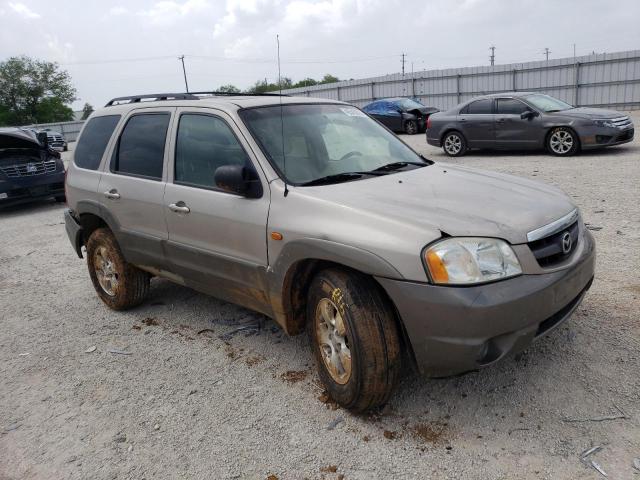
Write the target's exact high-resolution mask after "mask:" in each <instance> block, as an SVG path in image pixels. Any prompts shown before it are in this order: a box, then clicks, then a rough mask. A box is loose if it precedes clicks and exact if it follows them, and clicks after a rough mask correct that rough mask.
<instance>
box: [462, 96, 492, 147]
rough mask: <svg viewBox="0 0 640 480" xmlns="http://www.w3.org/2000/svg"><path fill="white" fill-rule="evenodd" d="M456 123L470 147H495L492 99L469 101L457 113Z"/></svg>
mask: <svg viewBox="0 0 640 480" xmlns="http://www.w3.org/2000/svg"><path fill="white" fill-rule="evenodd" d="M458 125H459V126H460V130H461V131H462V133H463V134H464V136H465V138H466V139H467V144H468V146H469V147H471V148H493V147H495V129H494V114H493V100H492V99H490V98H483V99H480V100H476V101H474V102H471V103H470V104H468V105H467V106H466V107H464V108H463V109H462V110H460V113H459V114H458Z"/></svg>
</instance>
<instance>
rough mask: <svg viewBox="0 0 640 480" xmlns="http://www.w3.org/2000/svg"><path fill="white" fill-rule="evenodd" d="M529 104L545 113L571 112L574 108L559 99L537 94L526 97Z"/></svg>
mask: <svg viewBox="0 0 640 480" xmlns="http://www.w3.org/2000/svg"><path fill="white" fill-rule="evenodd" d="M524 98H525V100H526V101H527V102H529V103H530V104H531V105H533V106H534V107H536V108H537V109H539V110H542V111H543V112H560V111H562V110H569V109H570V108H574V107H573V105H569V104H568V103H565V102H563V101H562V100H558V99H557V98H553V97H550V96H549V95H543V94H538V93H537V94H535V95H528V96H526V97H524Z"/></svg>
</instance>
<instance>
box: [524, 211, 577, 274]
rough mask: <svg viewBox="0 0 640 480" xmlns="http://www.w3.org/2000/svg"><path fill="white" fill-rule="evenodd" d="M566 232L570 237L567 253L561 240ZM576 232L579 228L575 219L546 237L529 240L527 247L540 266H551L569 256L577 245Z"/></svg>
mask: <svg viewBox="0 0 640 480" xmlns="http://www.w3.org/2000/svg"><path fill="white" fill-rule="evenodd" d="M567 232H568V233H569V236H570V237H571V249H570V250H569V252H568V253H564V251H563V247H562V241H563V237H564V235H565V233H567ZM578 233H579V228H578V222H577V221H576V222H574V223H572V224H571V225H570V226H568V227H567V228H565V229H563V230H561V231H559V232H556V233H554V234H552V235H549V236H548V237H544V238H541V239H540V240H536V241H534V242H529V248H530V249H531V252H532V253H533V256H534V257H536V260H537V261H538V264H539V265H540V266H541V267H552V266H554V265H557V264H558V263H561V262H563V261H565V260H566V259H568V258H569V257H571V255H572V254H573V252H574V251H575V250H576V247H577V246H578V239H579V235H578Z"/></svg>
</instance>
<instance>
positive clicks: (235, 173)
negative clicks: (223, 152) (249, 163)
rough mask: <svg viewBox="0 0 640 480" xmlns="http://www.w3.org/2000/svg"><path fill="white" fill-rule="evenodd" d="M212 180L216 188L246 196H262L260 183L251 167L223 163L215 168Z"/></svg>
mask: <svg viewBox="0 0 640 480" xmlns="http://www.w3.org/2000/svg"><path fill="white" fill-rule="evenodd" d="M214 181H215V184H216V186H217V187H218V188H220V189H221V190H225V191H227V192H231V193H236V194H238V195H243V196H245V197H247V198H260V197H261V196H262V183H260V178H259V177H258V173H257V172H256V171H255V170H254V169H253V168H252V167H246V166H243V165H223V166H221V167H218V168H216V172H215V173H214Z"/></svg>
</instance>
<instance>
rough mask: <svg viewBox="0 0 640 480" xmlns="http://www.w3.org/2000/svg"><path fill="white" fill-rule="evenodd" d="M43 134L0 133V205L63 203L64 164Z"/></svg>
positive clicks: (24, 131) (3, 130) (5, 130)
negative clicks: (42, 201) (40, 200)
mask: <svg viewBox="0 0 640 480" xmlns="http://www.w3.org/2000/svg"><path fill="white" fill-rule="evenodd" d="M46 138H47V137H46V134H44V135H36V134H35V133H34V132H33V131H32V130H27V129H21V128H1V129H0V205H5V204H8V203H16V202H20V201H24V200H29V199H34V198H47V197H49V198H51V197H52V198H55V199H56V200H57V201H59V202H64V201H65V193H64V164H63V163H62V160H61V159H60V154H59V153H58V152H56V151H54V150H52V149H51V148H49V147H48V145H47V139H46Z"/></svg>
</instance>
